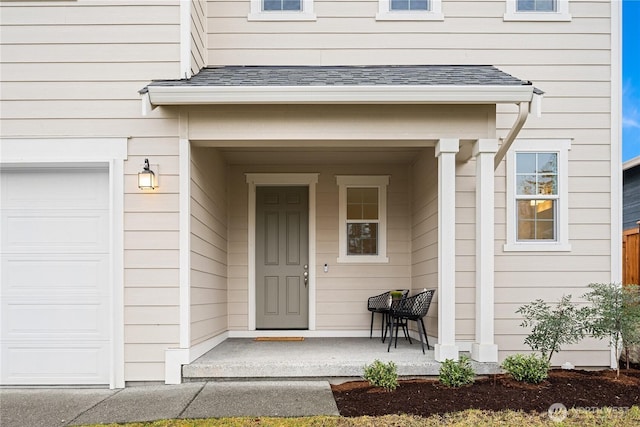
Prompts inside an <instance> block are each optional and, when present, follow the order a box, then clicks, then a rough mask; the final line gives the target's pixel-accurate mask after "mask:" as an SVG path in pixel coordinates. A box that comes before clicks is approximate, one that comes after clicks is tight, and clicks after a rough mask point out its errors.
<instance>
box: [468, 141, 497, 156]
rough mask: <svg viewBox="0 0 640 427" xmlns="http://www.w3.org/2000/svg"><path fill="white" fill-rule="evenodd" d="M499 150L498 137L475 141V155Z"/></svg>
mask: <svg viewBox="0 0 640 427" xmlns="http://www.w3.org/2000/svg"><path fill="white" fill-rule="evenodd" d="M497 152H498V140H497V139H478V140H476V142H474V143H473V157H476V156H477V155H478V154H481V153H493V154H495V153H497Z"/></svg>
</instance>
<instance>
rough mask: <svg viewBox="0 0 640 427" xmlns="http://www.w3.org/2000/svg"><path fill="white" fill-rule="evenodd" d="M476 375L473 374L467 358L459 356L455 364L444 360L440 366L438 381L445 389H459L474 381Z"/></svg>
mask: <svg viewBox="0 0 640 427" xmlns="http://www.w3.org/2000/svg"><path fill="white" fill-rule="evenodd" d="M475 376H476V373H475V372H473V367H472V366H471V361H470V360H469V358H468V357H467V356H460V359H459V360H458V361H457V362H456V361H454V360H453V359H446V360H445V361H444V362H442V365H441V366H440V376H439V378H438V380H439V381H440V382H441V383H442V384H444V385H446V386H447V387H460V386H463V385H466V384H471V383H473V382H474V381H475Z"/></svg>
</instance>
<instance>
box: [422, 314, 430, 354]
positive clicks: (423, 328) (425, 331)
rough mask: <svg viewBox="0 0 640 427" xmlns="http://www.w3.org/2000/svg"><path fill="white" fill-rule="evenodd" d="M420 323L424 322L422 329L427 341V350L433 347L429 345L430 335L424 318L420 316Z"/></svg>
mask: <svg viewBox="0 0 640 427" xmlns="http://www.w3.org/2000/svg"><path fill="white" fill-rule="evenodd" d="M420 323H422V330H423V331H424V339H425V340H426V341H427V350H430V349H431V346H430V345H429V337H428V336H427V328H425V327H424V320H423V319H422V318H420Z"/></svg>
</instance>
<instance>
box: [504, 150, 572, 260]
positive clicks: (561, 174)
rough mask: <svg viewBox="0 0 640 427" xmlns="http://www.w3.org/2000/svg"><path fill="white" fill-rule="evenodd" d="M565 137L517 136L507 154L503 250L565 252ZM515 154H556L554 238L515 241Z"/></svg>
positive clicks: (569, 246)
mask: <svg viewBox="0 0 640 427" xmlns="http://www.w3.org/2000/svg"><path fill="white" fill-rule="evenodd" d="M570 149H571V140H569V139H544V140H540V139H517V140H516V141H514V143H513V146H512V147H511V149H510V150H509V152H508V153H507V188H506V190H507V193H506V194H507V203H506V207H507V217H506V225H507V243H506V244H505V245H504V248H503V249H504V251H505V252H511V251H558V252H562V251H564V252H568V251H570V250H571V245H570V244H569V200H568V199H569V190H568V181H569V170H568V169H569V150H570ZM516 153H556V154H557V155H558V171H557V174H558V175H557V179H558V182H557V185H558V197H557V199H555V200H556V203H557V206H556V224H555V230H556V239H555V240H554V241H518V240H517V235H518V218H517V206H516V205H517V199H516Z"/></svg>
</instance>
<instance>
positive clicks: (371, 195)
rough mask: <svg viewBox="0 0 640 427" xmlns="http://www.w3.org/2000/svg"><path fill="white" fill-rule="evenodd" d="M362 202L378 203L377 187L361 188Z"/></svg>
mask: <svg viewBox="0 0 640 427" xmlns="http://www.w3.org/2000/svg"><path fill="white" fill-rule="evenodd" d="M360 191H361V192H362V202H363V203H373V204H376V205H377V204H378V189H377V188H361V189H360Z"/></svg>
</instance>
